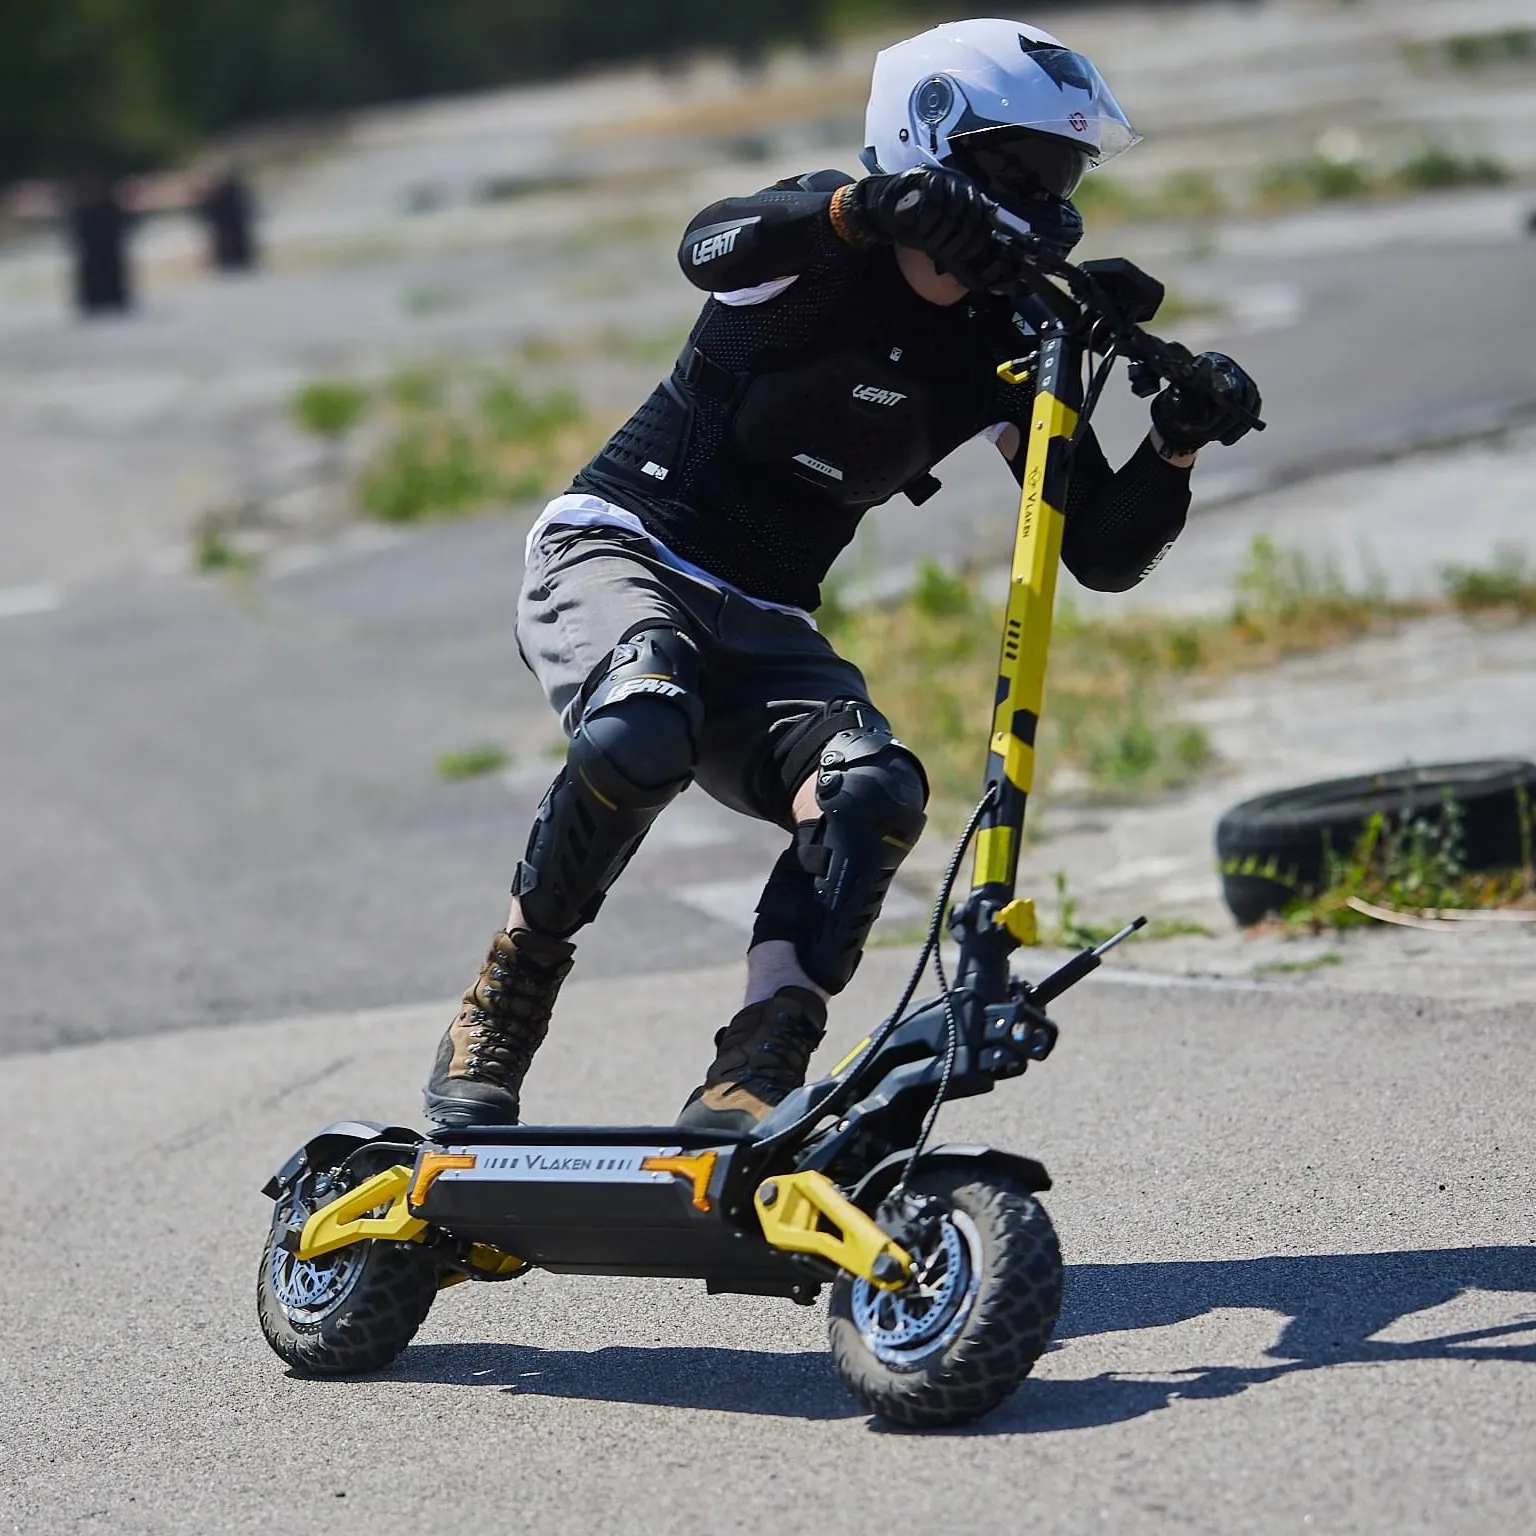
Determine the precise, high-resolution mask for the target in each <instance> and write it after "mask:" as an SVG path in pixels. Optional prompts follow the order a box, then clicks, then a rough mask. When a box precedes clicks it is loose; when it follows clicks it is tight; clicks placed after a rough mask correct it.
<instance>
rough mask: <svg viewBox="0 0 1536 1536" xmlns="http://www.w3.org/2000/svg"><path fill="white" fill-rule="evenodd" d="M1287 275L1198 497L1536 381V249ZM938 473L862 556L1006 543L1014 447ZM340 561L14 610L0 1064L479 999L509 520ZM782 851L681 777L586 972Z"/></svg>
mask: <svg viewBox="0 0 1536 1536" xmlns="http://www.w3.org/2000/svg"><path fill="white" fill-rule="evenodd" d="M1261 275H1262V274H1261ZM1274 275H1276V276H1277V277H1278V276H1284V277H1285V278H1286V281H1288V282H1290V283H1291V284H1292V286H1293V287H1295V288H1297V289H1298V290H1299V292H1300V298H1299V299H1298V303H1299V304H1300V305H1301V310H1300V313H1301V316H1302V319H1301V323H1300V324H1299V325H1297V326H1295V327H1294V328H1289V329H1285V328H1282V329H1275V330H1264V331H1258V332H1255V333H1252V334H1249V335H1247V336H1246V337H1242V338H1238V339H1236V340H1233V341H1232V342H1231V345H1232V346H1233V348H1234V350H1236V351H1238V352H1239V353H1240V355H1242V356H1243V357H1244V359H1245V360H1246V361H1248V362H1249V363H1250V365H1251V366H1252V367H1253V369H1254V371H1255V372H1256V374H1257V375H1258V376H1259V377H1260V378H1261V379H1262V380H1263V381H1264V383H1265V387H1266V389H1267V391H1268V393H1269V400H1270V405H1269V415H1270V417H1271V420H1272V421H1273V423H1274V425H1273V427H1272V429H1271V431H1270V432H1268V433H1267V434H1265V435H1264V436H1263V437H1262V438H1250V439H1249V440H1247V441H1245V442H1244V443H1243V444H1241V445H1239V447H1238V448H1236V449H1234V450H1232V451H1231V452H1230V454H1226V453H1221V452H1217V451H1213V452H1212V454H1211V455H1209V458H1210V462H1209V463H1208V464H1205V465H1202V467H1201V469H1200V471H1199V472H1198V478H1197V485H1198V484H1200V483H1202V482H1203V483H1205V484H1206V485H1207V486H1209V485H1210V484H1211V483H1212V482H1213V481H1215V482H1219V480H1220V478H1221V477H1222V476H1227V477H1232V476H1238V477H1241V476H1245V475H1246V476H1263V475H1269V474H1275V473H1282V472H1289V470H1290V469H1294V468H1295V467H1296V466H1297V465H1299V464H1300V463H1302V462H1304V461H1305V459H1306V456H1307V455H1309V454H1317V455H1322V456H1324V457H1327V456H1329V455H1332V454H1335V453H1338V452H1341V451H1343V450H1344V449H1345V448H1347V447H1348V446H1349V445H1350V444H1355V445H1368V444H1371V443H1375V442H1381V441H1385V440H1386V439H1387V438H1388V437H1390V436H1391V435H1392V434H1397V435H1398V436H1399V437H1401V436H1402V435H1403V434H1404V433H1411V432H1413V431H1416V430H1421V429H1424V428H1428V427H1433V426H1435V425H1436V424H1437V423H1439V424H1443V423H1445V422H1446V421H1448V420H1450V419H1452V418H1455V417H1456V416H1457V414H1458V413H1463V414H1464V413H1466V412H1472V411H1482V412H1490V411H1497V410H1499V409H1507V408H1509V407H1511V406H1512V405H1513V404H1515V403H1516V402H1518V401H1520V400H1523V399H1527V398H1530V397H1532V396H1536V377H1533V365H1532V364H1531V362H1530V355H1529V353H1530V349H1529V343H1528V339H1527V337H1526V335H1525V332H1524V330H1523V328H1521V327H1519V326H1514V325H1510V324H1509V323H1508V317H1509V315H1510V314H1511V313H1512V312H1514V311H1515V310H1517V309H1518V307H1519V305H1520V303H1521V302H1522V296H1523V295H1528V294H1529V293H1530V292H1532V291H1536V281H1533V280H1536V243H1525V244H1520V243H1513V242H1508V241H1506V242H1494V243H1488V244H1471V245H1467V246H1466V247H1464V248H1460V249H1457V250H1447V249H1445V248H1443V247H1441V248H1437V247H1432V246H1428V245H1422V244H1421V245H1415V244H1412V243H1409V244H1407V245H1405V246H1403V247H1402V248H1401V249H1394V250H1392V251H1387V252H1383V251H1376V252H1358V251H1357V252H1354V253H1345V254H1340V255H1335V256H1330V257H1326V258H1323V257H1318V258H1313V259H1311V260H1308V261H1301V260H1299V259H1294V258H1293V259H1290V260H1289V261H1288V262H1287V263H1284V264H1277V265H1276V266H1275V273H1274ZM1220 277H1221V274H1220V272H1217V273H1216V274H1215V275H1214V276H1213V277H1212V278H1211V281H1212V282H1213V283H1218V282H1219V280H1220ZM1448 281H1454V283H1455V295H1454V304H1451V303H1449V302H1447V301H1446V300H1445V298H1444V289H1445V287H1446V284H1447V282H1448ZM1468 336H1472V337H1475V345H1473V344H1470V343H1469V342H1468V341H1467V339H1466V338H1467V337H1468ZM114 344H116V343H114ZM1442 357H1443V363H1444V366H1443V368H1441V367H1438V366H1437V367H1426V366H1421V363H1422V362H1423V360H1424V359H1425V358H1431V359H1436V360H1441V359H1442ZM1117 407H1123V402H1117ZM1136 430H1139V428H1137V429H1136ZM1107 432H1108V434H1109V436H1110V439H1111V441H1112V442H1113V441H1114V440H1115V438H1116V435H1117V433H1118V435H1119V436H1120V437H1122V438H1123V437H1126V436H1129V435H1130V429H1128V428H1127V427H1126V426H1125V424H1124V423H1123V422H1122V423H1121V424H1120V425H1119V426H1118V427H1117V426H1116V425H1115V423H1114V422H1113V420H1111V421H1110V424H1109V426H1108V427H1107ZM948 478H949V480H950V484H949V486H948V488H947V492H946V495H945V496H944V497H943V498H941V499H939V500H936V501H935V502H933V503H931V504H930V506H929V507H927V508H924V509H922V510H921V511H918V510H917V509H913V508H910V507H908V506H907V504H906V503H905V502H902V501H898V502H896V503H894V504H892V506H890V507H889V508H885V509H882V510H881V511H880V512H879V513H877V514H876V515H875V516H874V517H872V518H871V519H870V520H869V521H870V524H871V534H870V537H869V539H868V540H866V541H865V545H864V547H863V548H862V549H856V550H855V551H853V552H851V554H850V556H849V557H848V559H847V562H846V565H845V569H846V570H847V571H848V573H849V574H850V575H854V576H857V575H859V574H863V573H867V572H869V571H871V570H874V569H878V568H881V567H890V566H899V565H901V564H902V563H904V562H906V561H909V560H911V559H915V558H917V557H918V556H919V555H923V554H932V555H938V556H939V557H941V558H956V557H961V556H965V555H970V556H974V555H975V554H976V553H977V552H978V550H984V549H986V548H988V547H999V546H1000V544H1001V543H1002V541H1003V540H1004V539H1005V538H1006V529H1007V528H1008V527H1009V526H1010V523H1011V518H1012V515H1013V503H1014V493H1013V490H1012V484H1011V481H1010V480H1009V478H1008V477H1007V475H1006V473H1005V472H1004V471H1003V470H1002V467H1001V466H1000V465H999V464H998V463H997V462H996V457H995V455H993V454H992V453H991V451H990V449H973V450H968V451H967V453H966V454H965V455H961V456H959V457H958V458H957V461H956V464H955V468H954V470H953V472H952V473H949V476H948ZM1277 531H1279V532H1280V533H1281V534H1282V536H1283V530H1277ZM1192 537H1193V536H1192ZM1391 538H1392V530H1391V528H1390V527H1388V526H1383V528H1382V530H1381V535H1380V541H1381V542H1383V543H1385V542H1387V541H1389V540H1390V539H1391ZM1457 553H1461V552H1460V551H1458V552H1457ZM1474 554H1475V552H1474V551H1467V552H1466V555H1467V556H1468V557H1469V558H1470V557H1472V556H1473V555H1474ZM322 556H323V557H322V558H321V559H320V560H319V561H318V563H316V564H314V565H312V566H311V567H310V568H308V569H305V570H300V571H291V572H290V573H289V574H286V575H282V574H276V575H270V576H267V577H264V578H262V579H260V580H258V581H257V582H256V583H255V584H254V585H253V587H252V588H251V589H250V590H249V591H248V592H244V593H243V594H242V593H239V592H232V591H230V590H228V589H225V588H223V587H220V586H218V585H216V584H207V583H196V582H189V581H187V580H185V579H173V578H159V579H151V578H135V579H131V580H130V579H121V580H118V581H115V582H107V583H103V584H99V585H94V586H86V587H83V588H80V589H78V590H75V591H66V593H65V596H64V601H63V604H62V606H60V607H59V608H58V609H57V610H56V611H53V612H46V613H32V614H25V615H23V616H20V617H14V618H11V619H6V620H3V621H0V700H3V701H4V707H3V709H0V763H3V764H4V785H5V789H4V793H3V794H0V846H3V847H4V848H5V849H6V872H7V876H8V878H7V879H6V881H5V883H4V885H3V887H0V974H3V975H4V977H5V983H6V984H5V988H4V991H3V995H0V1054H3V1053H4V1052H6V1051H14V1050H25V1049H37V1048H42V1047H46V1046H49V1045H52V1044H57V1043H60V1042H64V1041H70V1040H86V1039H96V1038H102V1037H105V1036H109V1035H115V1034H135V1033H143V1032H147V1031H153V1030H156V1029H161V1028H185V1027H189V1026H192V1025H196V1024H201V1023H205V1022H208V1021H210V1020H213V1021H228V1020H236V1019H251V1018H261V1017H274V1016H280V1015H284V1014H291V1013H297V1012H301V1011H306V1010H313V1009H324V1008H346V1007H370V1006H382V1005H385V1004H389V1003H398V1002H401V1001H408V1000H417V999H421V998H427V997H439V996H446V995H448V994H449V993H451V992H453V991H455V990H457V988H458V987H460V986H462V985H463V981H464V979H465V978H466V977H467V975H468V974H469V972H470V971H471V970H472V968H473V966H474V964H475V963H476V962H477V960H478V958H479V955H480V954H481V953H482V951H483V945H484V942H485V937H486V935H487V934H489V933H490V931H491V930H492V928H493V927H494V926H495V925H496V923H497V922H498V921H499V920H500V916H501V912H502V910H503V903H504V901H505V891H506V885H507V882H508V879H509V877H510V872H511V869H512V867H513V864H514V862H515V860H516V857H517V854H518V852H519V849H520V844H521V841H522V838H523V836H524V834H525V828H526V826H527V824H528V821H529V818H530V816H531V813H532V810H533V807H534V805H535V803H536V802H537V799H538V796H539V795H540V793H542V790H543V788H544V785H545V783H547V781H548V778H549V776H550V774H551V772H552V770H553V763H552V761H551V760H550V758H549V755H548V754H549V752H550V750H551V748H552V747H553V746H554V745H555V744H556V732H555V730H554V727H553V722H552V720H551V719H550V717H549V715H548V713H547V711H546V709H545V706H544V704H543V701H542V699H541V698H539V697H538V695H537V692H536V690H535V689H534V687H533V685H532V682H531V679H530V678H529V676H528V675H527V673H526V672H525V671H524V669H523V667H522V665H521V663H520V662H519V661H518V659H517V656H516V650H515V646H514V642H513V636H512V605H513V602H514V600H515V593H516V586H517V580H518V575H519V572H520V569H521V543H520V536H519V525H518V524H517V523H516V522H515V521H503V520H499V519H493V520H487V521H482V522H477V523H471V524H466V525H460V526H453V527H438V528H432V529H429V530H425V531H423V532H421V533H418V534H415V535H413V536H411V537H409V538H408V539H405V540H404V541H403V542H400V543H398V544H394V545H388V546H385V547H382V548H373V549H358V548H350V549H349V548H345V547H343V548H338V549H332V550H330V551H328V552H322ZM1177 559H1178V555H1177V553H1175V555H1174V556H1173V557H1172V560H1177ZM1171 563H1172V561H1170V564H1171ZM487 739H489V740H493V741H495V740H501V741H505V742H508V743H510V744H511V745H512V746H513V748H514V751H515V755H516V759H517V762H516V765H515V770H514V773H513V775H512V776H511V778H510V780H504V779H502V778H495V777H493V778H488V779H483V780H478V781H473V782H468V783H458V784H449V783H443V782H441V781H440V780H439V779H438V778H437V777H436V775H435V772H434V767H433V764H434V761H435V759H436V757H437V756H438V754H440V753H443V752H447V751H451V750H454V749H458V748H461V747H464V746H467V745H470V744H472V743H475V742H479V741H483V740H487ZM778 841H779V838H778V834H777V833H776V832H774V831H773V830H772V829H770V828H765V827H760V826H755V825H753V824H750V823H747V822H745V821H741V820H740V819H738V818H734V817H732V816H730V815H729V814H728V813H725V812H723V811H721V810H720V809H719V808H718V807H715V806H713V805H712V804H711V803H710V802H708V801H706V800H704V799H703V798H702V797H698V796H690V797H689V798H688V799H687V800H686V801H684V802H683V803H682V804H680V805H679V806H678V807H676V808H674V810H672V811H671V812H669V814H668V815H667V816H666V817H664V818H663V819H662V821H661V823H660V824H659V825H658V828H657V829H656V831H655V832H654V833H653V834H652V839H651V841H650V843H649V844H648V845H647V847H646V848H645V850H644V851H643V852H642V854H641V856H640V858H639V859H638V860H637V862H636V863H635V865H634V866H633V867H632V868H631V870H630V871H629V872H628V873H627V875H626V878H625V880H624V881H623V882H622V883H621V885H620V886H619V887H618V889H617V890H616V892H615V893H614V895H613V896H612V898H611V899H610V901H609V903H608V905H607V908H606V909H605V912H604V914H603V919H602V921H601V922H600V923H599V924H598V925H597V927H596V928H595V929H594V930H593V931H592V933H591V934H590V936H589V937H588V938H587V939H585V940H584V942H583V952H582V961H581V964H582V969H583V973H584V974H589V975H594V976H602V975H621V974H626V973H629V972H633V971H645V970H654V969H661V968H678V967H687V966H690V965H698V964H707V963H714V962H717V961H723V960H725V959H727V958H729V957H730V956H732V955H734V954H737V953H739V951H740V949H741V948H742V946H743V944H744V940H745V929H746V928H747V927H749V926H750V915H749V914H750V909H751V905H752V900H753V882H754V881H755V880H759V879H760V878H761V876H762V873H763V872H764V871H765V870H766V869H767V867H768V865H769V864H770V862H771V860H772V858H773V856H774V854H775V852H776V850H777V847H778ZM912 915H913V912H912V910H911V909H908V910H906V911H904V912H903V913H900V914H898V916H899V918H900V921H902V922H909V921H910V920H911V917H912Z"/></svg>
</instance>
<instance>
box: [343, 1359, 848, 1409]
mask: <svg viewBox="0 0 1536 1536" xmlns="http://www.w3.org/2000/svg"><path fill="white" fill-rule="evenodd" d="M373 1379H375V1380H378V1379H383V1380H386V1381H391V1380H393V1381H432V1382H445V1383H450V1384H452V1385H455V1386H469V1387H499V1388H500V1389H501V1390H502V1391H503V1392H507V1393H511V1394H512V1395H514V1396H518V1397H566V1398H576V1399H579V1400H581V1401H584V1402H610V1403H636V1404H641V1405H644V1406H646V1407H653V1408H693V1409H700V1408H702V1409H708V1410H713V1411H715V1412H717V1413H751V1414H768V1415H773V1416H775V1417H779V1418H791V1419H813V1420H826V1419H855V1418H859V1417H861V1410H860V1408H859V1407H858V1405H857V1404H856V1403H854V1401H853V1399H852V1398H850V1397H849V1396H848V1394H847V1393H846V1392H845V1391H844V1390H843V1388H842V1386H841V1384H840V1383H839V1382H838V1380H837V1378H836V1376H834V1375H833V1373H832V1367H831V1365H830V1363H829V1361H828V1359H827V1355H826V1353H825V1351H823V1350H814V1351H804V1350H802V1351H799V1352H796V1353H793V1354H780V1353H778V1352H777V1351H772V1350H755V1349H716V1348H712V1347H708V1346H703V1345H700V1346H694V1347H656V1348H651V1349H643V1348H637V1347H635V1346H633V1345H627V1344H610V1345H607V1346H605V1347H604V1348H602V1349H591V1350H580V1349H542V1348H539V1347H537V1346H535V1345H530V1344H417V1345H413V1346H412V1347H411V1348H410V1349H408V1350H407V1351H406V1352H405V1354H404V1355H402V1356H401V1357H400V1359H399V1361H398V1362H397V1363H396V1364H395V1366H394V1367H393V1368H392V1369H390V1370H389V1371H386V1372H384V1373H382V1377H381V1378H380V1377H375V1378H373Z"/></svg>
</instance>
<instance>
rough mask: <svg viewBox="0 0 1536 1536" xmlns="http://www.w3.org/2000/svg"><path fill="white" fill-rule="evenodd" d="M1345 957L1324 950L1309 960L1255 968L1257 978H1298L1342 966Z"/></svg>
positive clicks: (1273, 963) (1272, 962)
mask: <svg viewBox="0 0 1536 1536" xmlns="http://www.w3.org/2000/svg"><path fill="white" fill-rule="evenodd" d="M1343 963H1344V956H1343V955H1341V954H1340V953H1339V952H1338V950H1336V949H1329V950H1324V951H1323V953H1322V954H1320V955H1313V956H1312V957H1311V958H1310V959H1308V960H1271V961H1268V962H1267V963H1266V964H1264V965H1256V966H1254V968H1253V974H1254V975H1255V976H1298V975H1303V974H1305V973H1306V972H1308V971H1323V970H1327V969H1328V968H1329V967H1330V966H1335V965H1342V964H1343Z"/></svg>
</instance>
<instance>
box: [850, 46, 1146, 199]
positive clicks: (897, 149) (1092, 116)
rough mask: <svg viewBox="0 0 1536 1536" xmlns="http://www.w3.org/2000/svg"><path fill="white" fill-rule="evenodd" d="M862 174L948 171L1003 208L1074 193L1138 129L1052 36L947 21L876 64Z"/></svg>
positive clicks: (1088, 66)
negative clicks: (957, 173) (929, 168)
mask: <svg viewBox="0 0 1536 1536" xmlns="http://www.w3.org/2000/svg"><path fill="white" fill-rule="evenodd" d="M864 132H865V140H866V143H867V144H868V148H866V149H865V150H864V151H863V153H862V154H861V155H860V159H861V160H862V161H863V162H864V165H865V166H866V168H867V169H869V170H871V171H874V172H885V173H888V174H893V173H895V172H897V171H906V170H911V169H912V168H914V167H916V166H925V165H926V166H939V165H948V166H953V167H954V168H955V169H956V170H959V171H962V172H964V173H965V174H966V175H967V176H969V177H970V178H971V179H972V180H973V181H975V182H976V183H977V185H979V186H980V187H981V188H982V190H983V191H985V192H987V193H988V194H989V195H990V196H991V197H993V198H995V199H996V200H997V201H998V202H999V203H1000V204H1002V206H1003V207H1004V208H1007V209H1009V210H1010V211H1012V212H1020V211H1022V210H1021V204H1023V203H1025V202H1027V201H1028V200H1029V199H1031V198H1034V197H1038V196H1039V195H1040V194H1041V193H1042V192H1043V193H1048V194H1050V195H1053V196H1055V197H1070V196H1071V195H1072V193H1073V192H1074V191H1075V190H1076V188H1077V185H1078V183H1079V182H1081V181H1082V179H1083V177H1084V176H1085V175H1086V174H1087V172H1088V171H1090V170H1092V169H1093V168H1094V167H1095V166H1099V165H1103V164H1104V163H1105V161H1107V160H1112V159H1114V157H1115V156H1116V155H1121V154H1124V153H1125V151H1126V150H1128V149H1129V148H1130V147H1131V146H1132V145H1133V144H1135V143H1136V142H1137V141H1138V139H1139V138H1140V135H1139V134H1138V133H1136V131H1135V130H1134V129H1133V128H1132V127H1131V125H1130V122H1129V120H1128V119H1127V118H1126V115H1125V113H1124V112H1122V111H1121V110H1120V104H1119V102H1117V101H1116V100H1115V98H1114V95H1113V93H1112V92H1111V91H1110V89H1109V87H1108V86H1107V85H1106V84H1105V83H1104V80H1103V77H1102V76H1101V75H1100V74H1099V72H1098V70H1097V69H1095V68H1094V67H1093V64H1092V63H1091V62H1090V61H1089V60H1088V59H1086V58H1084V57H1083V55H1082V54H1080V53H1074V52H1073V51H1072V50H1071V49H1070V48H1068V47H1067V46H1066V45H1065V44H1064V43H1062V42H1061V41H1060V40H1059V39H1057V38H1054V37H1052V36H1051V35H1050V33H1049V32H1042V31H1041V30H1040V29H1039V28H1038V27H1028V26H1025V25H1023V24H1022V23H1020V22H1015V21H1001V20H996V19H983V20H977V21H954V22H947V23H946V24H945V25H943V26H939V27H934V28H932V30H930V31H928V32H923V33H920V34H919V35H918V36H917V37H911V38H908V39H907V41H906V42H904V43H897V44H896V45H895V46H894V47H891V48H886V49H884V50H883V51H882V52H881V53H880V54H878V55H877V56H876V59H875V74H874V80H873V81H872V83H871V85H870V93H869V111H868V114H867V116H866V118H865V127H864Z"/></svg>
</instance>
